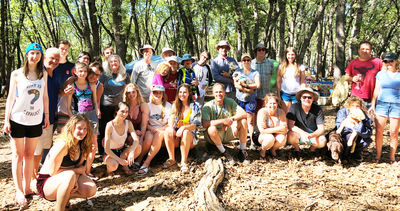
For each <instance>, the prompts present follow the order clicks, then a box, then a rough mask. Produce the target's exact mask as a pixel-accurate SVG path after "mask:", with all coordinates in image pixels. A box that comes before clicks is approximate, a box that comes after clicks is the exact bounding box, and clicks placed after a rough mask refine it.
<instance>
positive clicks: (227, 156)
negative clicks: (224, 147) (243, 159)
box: [221, 151, 235, 165]
mask: <svg viewBox="0 0 400 211" xmlns="http://www.w3.org/2000/svg"><path fill="white" fill-rule="evenodd" d="M221 154H222V159H223V161H225V162H226V163H227V164H231V165H233V164H235V160H234V159H233V156H232V155H231V154H230V153H229V152H228V151H225V152H224V153H221Z"/></svg>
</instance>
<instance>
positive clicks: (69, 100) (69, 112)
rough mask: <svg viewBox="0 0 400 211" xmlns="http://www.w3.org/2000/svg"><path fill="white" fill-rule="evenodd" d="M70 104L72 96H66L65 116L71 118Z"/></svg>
mask: <svg viewBox="0 0 400 211" xmlns="http://www.w3.org/2000/svg"><path fill="white" fill-rule="evenodd" d="M71 103H72V94H70V95H67V112H68V113H67V114H68V116H70V117H72V116H73V115H72V111H71Z"/></svg>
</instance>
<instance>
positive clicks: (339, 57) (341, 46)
mask: <svg viewBox="0 0 400 211" xmlns="http://www.w3.org/2000/svg"><path fill="white" fill-rule="evenodd" d="M345 6H346V0H338V1H337V7H336V37H335V57H336V62H335V65H334V72H333V76H334V78H335V81H337V80H339V79H340V77H341V76H342V75H343V74H344V71H345V60H346V58H345V55H346V54H345V37H346V36H345V32H344V26H345V24H346V16H345Z"/></svg>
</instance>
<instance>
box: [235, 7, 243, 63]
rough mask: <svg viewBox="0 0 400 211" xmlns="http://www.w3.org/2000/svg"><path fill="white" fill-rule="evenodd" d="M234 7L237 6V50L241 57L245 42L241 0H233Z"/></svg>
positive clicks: (237, 55) (238, 57) (237, 54)
mask: <svg viewBox="0 0 400 211" xmlns="http://www.w3.org/2000/svg"><path fill="white" fill-rule="evenodd" d="M233 4H234V8H235V23H236V33H237V39H236V46H237V51H236V58H237V59H240V57H241V56H242V53H243V52H242V51H243V50H242V42H243V37H242V34H243V28H242V20H243V19H242V17H243V16H242V14H241V11H240V8H241V7H240V1H239V0H233Z"/></svg>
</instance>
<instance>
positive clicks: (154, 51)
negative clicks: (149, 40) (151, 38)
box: [139, 44, 156, 54]
mask: <svg viewBox="0 0 400 211" xmlns="http://www.w3.org/2000/svg"><path fill="white" fill-rule="evenodd" d="M148 48H150V49H151V50H152V51H153V54H155V53H156V50H154V48H153V46H151V45H147V44H146V45H144V46H143V47H142V48H141V49H139V52H140V54H143V50H144V49H148Z"/></svg>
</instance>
